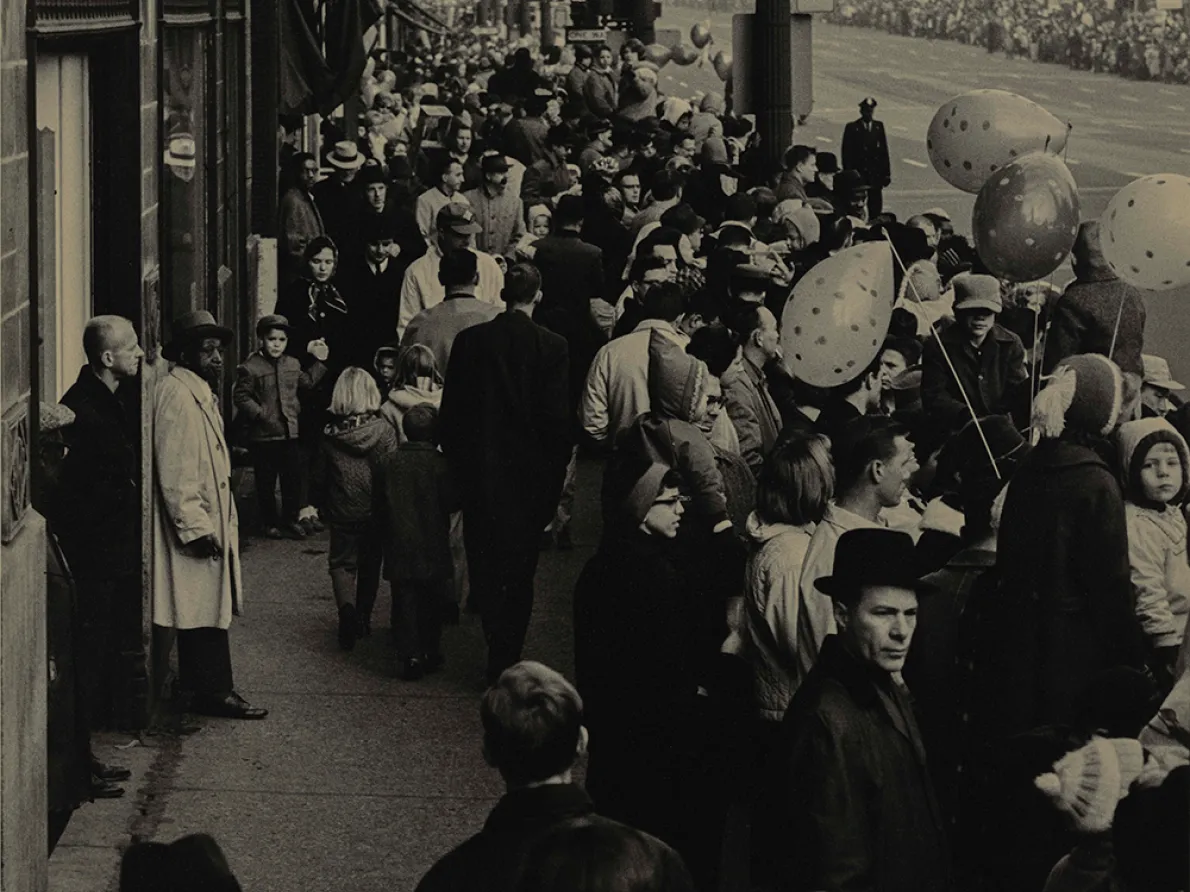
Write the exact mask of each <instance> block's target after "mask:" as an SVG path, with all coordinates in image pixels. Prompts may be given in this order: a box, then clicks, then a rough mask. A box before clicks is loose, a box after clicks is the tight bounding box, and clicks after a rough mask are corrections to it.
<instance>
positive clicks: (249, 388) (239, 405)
mask: <svg viewBox="0 0 1190 892" xmlns="http://www.w3.org/2000/svg"><path fill="white" fill-rule="evenodd" d="M231 400H232V402H233V403H234V404H235V407H236V409H238V410H239V411H240V412H242V413H243V415H244V417H245V418H248V419H250V420H255V419H257V418H260V417H261V416H262V415H264V407H263V406H262V405H261V404H260V397H259V395H258V394H257V393H256V376H255V375H253V374H252V372H251V371H249V369H248V368H247V367H246V366H239V367H238V368H237V369H236V384H235V387H234V388H233V389H232V392H231Z"/></svg>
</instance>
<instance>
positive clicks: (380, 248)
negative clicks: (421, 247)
mask: <svg viewBox="0 0 1190 892" xmlns="http://www.w3.org/2000/svg"><path fill="white" fill-rule="evenodd" d="M361 225H362V229H363V231H362V232H361V233H360V236H361V238H360V241H361V242H362V244H363V248H364V254H363V256H353V257H348V258H347V262H346V264H345V265H344V267H343V272H342V274H341V277H340V280H339V284H340V293H341V294H342V295H343V299H344V300H345V301H346V302H347V311H348V315H349V316H350V317H351V319H352V324H351V326H350V329H351V338H350V339H349V346H348V349H347V350H346V351H344V352H345V353H346V354H347V355H345V356H343V357H341V360H342V362H341V364H340V368H342V367H345V366H348V365H354V366H359V367H360V368H362V369H370V368H372V364H373V360H374V359H375V356H376V351H377V350H379V349H380V348H381V347H383V346H385V345H386V344H391V343H392V342H393V341H395V340H396V339H397V316H398V313H399V311H400V307H401V283H402V282H403V281H404V278H405V270H407V269H408V268H409V264H410V263H411V262H412V258H410V257H409V256H408V255H407V254H406V252H405V251H403V250H402V251H399V252H397V251H394V246H396V244H397V243H396V229H395V227H394V226H393V221H392V219H391V218H389V217H388V216H387V215H385V214H372V215H371V219H364V220H362V221H361ZM394 253H396V255H397V256H395V257H394V256H393V254H394Z"/></svg>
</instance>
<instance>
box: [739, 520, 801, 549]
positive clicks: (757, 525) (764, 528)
mask: <svg viewBox="0 0 1190 892" xmlns="http://www.w3.org/2000/svg"><path fill="white" fill-rule="evenodd" d="M744 530H745V532H747V534H748V539H749V540H750V541H751V542H752V544H753V545H754V546H755V547H756V548H760V547H761V546H763V545H764V544H765V543H767V542H771V541H772V540H773V539H776V538H777V537H778V536H782V535H785V534H786V533H812V532H813V531H814V524H812V523H809V524H806V525H805V526H804V527H796V526H794V525H793V524H791V523H766V522H765V521H763V520H761V519H760V515H758V514H757V513H756V512H755V511H753V512H752V513H751V514H749V515H748V521H747V523H746V524H745V525H744Z"/></svg>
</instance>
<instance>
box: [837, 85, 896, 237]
mask: <svg viewBox="0 0 1190 892" xmlns="http://www.w3.org/2000/svg"><path fill="white" fill-rule="evenodd" d="M875 111H876V100H875V99H873V98H872V97H871V96H868V97H866V98H865V99H863V100H862V101H861V102H860V104H859V118H858V119H857V120H855V121H852V122H851V123H850V124H848V125H847V126H846V127H845V128H844V129H843V168H844V169H845V170H858V171H859V172H860V173H861V174H863V177H864V182H865V183H866V184H867V186H868V219H869V220H872V219H875V218H876V217H878V216H880V213H881V212H882V211H883V210H884V190H885V189H887V188H888V185H889V183H891V182H892V165H891V164H890V163H889V159H888V137H886V136H885V135H884V123H883V122H882V121H877V120H876V119H875V118H874V117H873V113H874V112H875Z"/></svg>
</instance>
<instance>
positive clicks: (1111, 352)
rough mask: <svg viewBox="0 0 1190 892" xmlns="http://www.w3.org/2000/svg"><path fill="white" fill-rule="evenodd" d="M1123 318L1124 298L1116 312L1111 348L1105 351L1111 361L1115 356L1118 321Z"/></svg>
mask: <svg viewBox="0 0 1190 892" xmlns="http://www.w3.org/2000/svg"><path fill="white" fill-rule="evenodd" d="M1122 318H1124V298H1123V297H1121V298H1120V309H1118V310H1116V327H1115V328H1113V329H1112V332H1111V348H1110V349H1109V350H1108V351H1107V358H1108V359H1111V360H1112V362H1115V360H1114V359H1112V357H1113V356H1115V355H1116V337H1117V336H1118V335H1119V334H1120V320H1121V319H1122Z"/></svg>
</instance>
